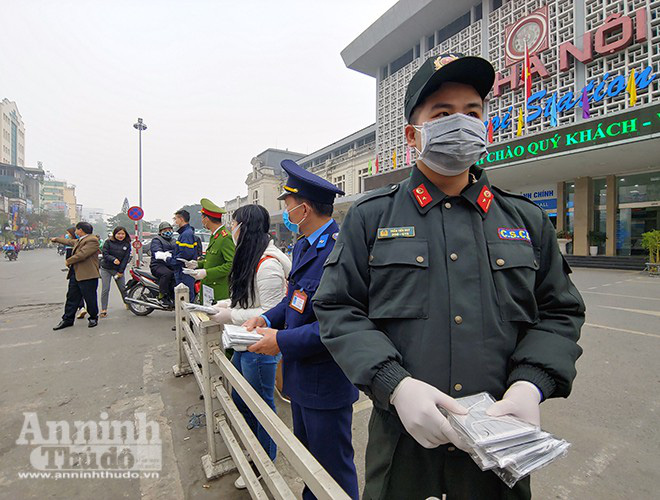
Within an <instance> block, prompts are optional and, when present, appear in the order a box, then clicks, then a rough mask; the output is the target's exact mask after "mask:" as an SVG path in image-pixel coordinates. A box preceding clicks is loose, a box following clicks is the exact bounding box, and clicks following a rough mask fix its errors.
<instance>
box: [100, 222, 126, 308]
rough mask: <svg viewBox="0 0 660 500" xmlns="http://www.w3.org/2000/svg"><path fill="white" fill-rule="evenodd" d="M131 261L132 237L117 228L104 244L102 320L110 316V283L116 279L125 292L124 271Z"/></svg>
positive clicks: (102, 261) (119, 227) (120, 227)
mask: <svg viewBox="0 0 660 500" xmlns="http://www.w3.org/2000/svg"><path fill="white" fill-rule="evenodd" d="M130 259H131V237H130V236H129V235H128V231H127V230H126V228H124V227H122V226H117V227H116V228H114V229H113V231H112V236H111V237H110V238H108V239H107V240H105V243H104V244H103V258H102V259H101V269H100V272H101V282H102V284H103V286H102V288H101V315H100V316H101V318H105V317H106V316H107V315H108V295H109V294H110V282H111V281H112V278H113V277H114V278H115V280H116V281H117V286H118V287H119V289H120V290H121V291H122V292H121V294H122V296H123V290H124V286H125V285H124V271H125V270H126V266H127V265H128V261H129V260H130Z"/></svg>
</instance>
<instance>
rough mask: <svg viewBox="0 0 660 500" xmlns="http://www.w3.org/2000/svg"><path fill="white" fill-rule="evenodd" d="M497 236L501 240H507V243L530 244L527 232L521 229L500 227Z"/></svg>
mask: <svg viewBox="0 0 660 500" xmlns="http://www.w3.org/2000/svg"><path fill="white" fill-rule="evenodd" d="M497 236H499V238H500V239H501V240H509V241H527V242H528V243H531V242H532V240H531V238H530V237H529V233H528V232H527V229H523V228H515V229H514V228H508V227H500V228H499V229H498V230H497Z"/></svg>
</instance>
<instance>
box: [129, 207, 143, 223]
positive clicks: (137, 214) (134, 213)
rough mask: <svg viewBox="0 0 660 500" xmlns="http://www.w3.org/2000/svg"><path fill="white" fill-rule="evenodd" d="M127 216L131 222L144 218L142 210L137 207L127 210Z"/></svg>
mask: <svg viewBox="0 0 660 500" xmlns="http://www.w3.org/2000/svg"><path fill="white" fill-rule="evenodd" d="M126 213H127V215H128V218H129V219H131V220H140V219H141V218H142V217H144V210H142V208H140V207H138V206H133V207H131V208H129V209H128V212H126Z"/></svg>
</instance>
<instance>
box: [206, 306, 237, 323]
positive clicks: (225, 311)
mask: <svg viewBox="0 0 660 500" xmlns="http://www.w3.org/2000/svg"><path fill="white" fill-rule="evenodd" d="M209 318H210V319H211V320H212V321H215V322H216V323H220V324H221V325H231V324H233V321H232V319H231V309H229V308H228V307H225V308H222V309H220V310H218V314H213V315H210V316H209Z"/></svg>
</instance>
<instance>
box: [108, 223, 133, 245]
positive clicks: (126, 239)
mask: <svg viewBox="0 0 660 500" xmlns="http://www.w3.org/2000/svg"><path fill="white" fill-rule="evenodd" d="M119 231H124V234H125V235H126V238H124V241H125V242H127V243H130V242H131V235H130V234H128V230H127V229H126V228H125V227H124V226H117V227H116V228H114V229H113V230H112V239H113V240H115V241H119V240H118V239H117V238H115V236H117V233H118V232H119Z"/></svg>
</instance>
